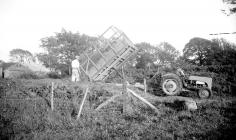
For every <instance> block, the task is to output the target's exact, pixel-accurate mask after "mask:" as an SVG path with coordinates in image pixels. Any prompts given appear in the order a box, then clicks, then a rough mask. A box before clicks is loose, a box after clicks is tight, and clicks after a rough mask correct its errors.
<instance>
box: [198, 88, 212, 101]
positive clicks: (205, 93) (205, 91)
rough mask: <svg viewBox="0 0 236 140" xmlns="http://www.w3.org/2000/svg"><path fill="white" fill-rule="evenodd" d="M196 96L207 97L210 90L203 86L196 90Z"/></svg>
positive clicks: (209, 94)
mask: <svg viewBox="0 0 236 140" xmlns="http://www.w3.org/2000/svg"><path fill="white" fill-rule="evenodd" d="M198 96H199V97H200V98H202V99H207V98H209V97H210V96H211V90H210V89H209V88H207V87H203V88H201V89H199V90H198Z"/></svg>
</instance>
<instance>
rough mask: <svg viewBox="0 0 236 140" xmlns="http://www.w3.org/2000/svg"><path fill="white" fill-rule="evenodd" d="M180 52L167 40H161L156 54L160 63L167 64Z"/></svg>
mask: <svg viewBox="0 0 236 140" xmlns="http://www.w3.org/2000/svg"><path fill="white" fill-rule="evenodd" d="M179 55H180V53H179V51H178V50H176V48H175V47H173V46H172V45H171V44H169V43H168V42H162V43H160V44H159V46H158V48H157V56H158V59H159V63H160V64H167V63H172V62H174V61H175V60H176V59H177V58H178V57H179Z"/></svg>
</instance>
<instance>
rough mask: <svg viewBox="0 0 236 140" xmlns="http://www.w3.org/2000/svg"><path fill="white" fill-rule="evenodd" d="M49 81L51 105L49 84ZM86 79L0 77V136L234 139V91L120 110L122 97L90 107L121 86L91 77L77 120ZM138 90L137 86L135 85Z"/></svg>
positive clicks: (133, 103)
mask: <svg viewBox="0 0 236 140" xmlns="http://www.w3.org/2000/svg"><path fill="white" fill-rule="evenodd" d="M51 82H54V83H55V86H54V98H55V102H54V110H53V111H52V110H51V104H50V93H51V91H50V89H51ZM86 86H87V84H86V83H77V84H76V83H72V82H70V81H69V80H53V79H41V80H6V79H1V80H0V99H1V102H0V104H1V105H0V112H1V113H0V139H29V140H31V139H49V140H50V139H63V140H64V139H96V140H97V139H233V138H234V131H235V128H236V122H235V119H234V118H235V111H236V105H235V99H236V98H235V97H226V96H224V97H220V96H213V97H212V98H211V99H205V100H199V99H198V98H197V97H195V96H193V97H192V98H194V100H198V110H196V111H188V110H185V109H184V108H181V107H178V105H173V104H167V103H159V102H156V103H155V104H154V105H155V106H156V107H157V108H158V109H159V111H160V112H161V113H160V114H157V113H155V112H154V111H153V110H152V109H150V108H149V107H148V106H146V105H144V104H143V103H141V102H140V101H138V100H136V99H133V100H131V102H130V103H129V104H128V105H127V107H129V111H124V110H123V107H122V105H123V102H124V98H122V97H120V98H117V99H116V100H115V102H113V103H110V104H108V105H107V106H106V107H104V108H103V109H101V110H100V111H95V110H94V108H96V107H97V106H98V105H99V104H100V103H102V102H103V101H105V100H106V99H107V98H108V97H110V96H112V95H114V94H116V93H119V92H121V87H117V86H115V85H113V84H105V83H93V84H92V85H90V87H91V88H90V90H89V91H90V92H89V96H88V97H87V100H86V102H85V107H84V110H83V111H82V115H81V117H80V119H79V120H76V116H77V113H78V105H79V103H80V102H81V100H82V97H83V91H84V90H85V88H86ZM137 92H138V93H139V94H142V92H141V91H137Z"/></svg>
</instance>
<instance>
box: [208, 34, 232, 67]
mask: <svg viewBox="0 0 236 140" xmlns="http://www.w3.org/2000/svg"><path fill="white" fill-rule="evenodd" d="M212 52H213V53H212V54H211V55H210V56H211V58H209V59H210V60H209V61H211V63H212V64H213V65H236V45H235V44H233V43H230V42H228V41H227V40H225V39H223V38H221V39H213V40H212Z"/></svg>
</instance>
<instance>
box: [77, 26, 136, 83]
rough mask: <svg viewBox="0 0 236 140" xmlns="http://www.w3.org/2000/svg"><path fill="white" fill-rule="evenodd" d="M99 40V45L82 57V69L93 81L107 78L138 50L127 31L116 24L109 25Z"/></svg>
mask: <svg viewBox="0 0 236 140" xmlns="http://www.w3.org/2000/svg"><path fill="white" fill-rule="evenodd" d="M98 41H99V43H98V45H95V46H93V48H91V49H90V50H86V51H85V52H84V53H83V54H82V55H81V57H80V63H81V67H80V69H81V71H83V72H84V73H85V74H86V75H87V76H88V77H89V79H90V80H92V81H98V80H105V79H106V78H107V77H108V76H109V75H110V74H111V73H112V72H113V71H114V70H115V69H118V68H120V67H121V66H122V64H124V63H125V62H126V61H127V60H128V59H129V58H130V57H131V56H132V55H134V54H135V52H137V50H138V49H137V48H136V47H135V46H134V44H133V43H132V42H131V41H130V39H129V38H128V37H127V36H126V35H125V33H124V32H122V31H121V30H119V29H118V28H116V27H114V26H111V27H109V28H108V29H107V30H106V31H105V32H104V33H103V34H102V35H101V36H100V37H99V38H98Z"/></svg>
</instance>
